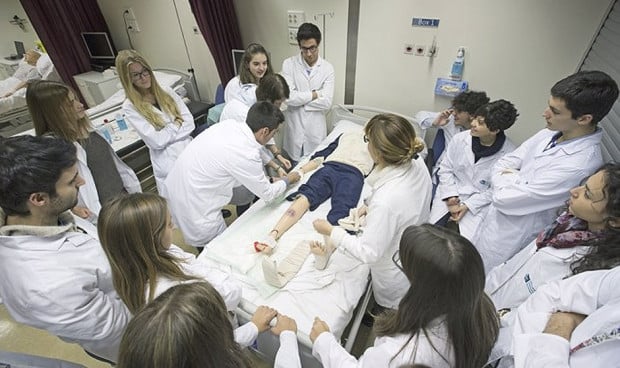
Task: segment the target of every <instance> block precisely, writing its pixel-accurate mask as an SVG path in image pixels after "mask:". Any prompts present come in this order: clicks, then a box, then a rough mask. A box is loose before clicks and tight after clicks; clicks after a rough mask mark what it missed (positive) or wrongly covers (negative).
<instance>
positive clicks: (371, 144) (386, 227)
mask: <svg viewBox="0 0 620 368" xmlns="http://www.w3.org/2000/svg"><path fill="white" fill-rule="evenodd" d="M364 133H365V138H364V140H366V141H368V152H369V153H370V157H371V158H372V159H373V161H374V163H375V167H374V169H373V170H372V172H371V173H370V174H369V175H368V176H367V177H366V183H368V184H369V185H370V187H371V188H372V192H371V194H370V195H369V196H368V197H367V198H366V199H365V201H364V202H365V204H366V206H367V207H364V208H363V209H361V212H365V213H367V214H366V226H365V227H364V231H363V232H362V234H361V235H359V236H358V235H351V234H349V233H347V232H346V231H345V230H344V229H343V228H342V227H339V226H333V225H332V224H330V223H329V221H327V220H323V219H318V220H315V221H314V222H313V225H314V228H315V230H316V231H318V232H319V233H321V234H323V235H327V236H329V237H330V240H329V241H328V242H327V244H325V246H326V247H327V248H330V247H332V246H335V247H336V248H337V250H338V251H342V252H345V253H348V254H349V255H351V256H353V257H355V258H357V259H359V260H360V261H362V262H364V263H367V264H369V265H370V273H371V275H372V289H373V293H374V296H375V300H376V302H377V304H378V305H380V306H381V307H384V308H389V309H396V308H397V307H398V303H399V302H400V300H401V298H402V297H403V295H404V294H405V292H406V291H407V287H408V286H409V281H407V277H406V276H405V275H404V274H403V273H402V272H401V271H400V269H399V268H398V267H397V266H396V265H395V264H394V262H392V259H391V257H392V255H393V254H394V252H395V251H396V250H397V249H398V242H399V240H400V237H401V234H402V232H403V231H404V230H405V228H406V227H407V226H410V225H418V224H422V223H425V222H427V221H428V215H429V209H430V201H431V179H430V177H429V174H428V169H427V168H426V165H425V164H424V162H423V160H422V159H421V158H419V157H418V155H417V154H418V153H419V152H421V151H422V149H423V148H424V143H423V142H422V140H421V139H420V138H418V137H416V135H415V130H414V129H413V126H412V125H411V123H409V122H408V121H407V120H406V119H405V118H403V117H400V116H397V115H393V114H379V115H376V116H374V117H373V118H372V119H370V120H369V121H368V123H367V124H366V127H365V128H364Z"/></svg>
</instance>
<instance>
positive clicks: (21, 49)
mask: <svg viewBox="0 0 620 368" xmlns="http://www.w3.org/2000/svg"><path fill="white" fill-rule="evenodd" d="M15 51H17V57H18V58H22V57H24V54H25V53H26V49H25V48H24V43H23V42H21V41H15Z"/></svg>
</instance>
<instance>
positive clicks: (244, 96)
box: [221, 76, 258, 120]
mask: <svg viewBox="0 0 620 368" xmlns="http://www.w3.org/2000/svg"><path fill="white" fill-rule="evenodd" d="M257 87H258V86H257V85H256V84H254V83H246V84H243V83H241V81H240V80H239V76H236V77H234V78H233V79H231V80H230V81H228V83H227V84H226V88H224V102H226V103H229V102H230V101H232V100H233V99H235V98H236V99H238V100H241V101H244V102H247V103H249V104H250V106H251V105H253V104H254V103H255V102H256V88H257ZM221 120H224V119H221Z"/></svg>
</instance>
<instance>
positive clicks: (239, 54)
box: [232, 49, 245, 75]
mask: <svg viewBox="0 0 620 368" xmlns="http://www.w3.org/2000/svg"><path fill="white" fill-rule="evenodd" d="M243 54H245V50H238V49H232V61H233V68H234V70H235V75H239V67H240V66H241V61H242V60H243Z"/></svg>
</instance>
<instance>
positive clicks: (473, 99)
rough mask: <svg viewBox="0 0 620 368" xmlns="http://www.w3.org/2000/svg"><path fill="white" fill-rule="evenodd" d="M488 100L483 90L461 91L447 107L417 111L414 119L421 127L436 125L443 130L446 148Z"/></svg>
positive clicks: (465, 128)
mask: <svg viewBox="0 0 620 368" xmlns="http://www.w3.org/2000/svg"><path fill="white" fill-rule="evenodd" d="M489 101H490V100H489V98H488V97H487V94H486V93H485V92H477V91H465V92H461V93H459V94H458V95H456V96H455V97H454V99H453V100H452V107H450V108H449V109H446V110H443V111H441V112H431V111H419V112H418V113H417V114H416V115H415V120H416V121H417V122H418V123H419V124H420V126H421V127H422V128H423V129H428V128H430V127H437V129H441V130H443V134H444V138H445V141H446V148H447V147H448V144H449V143H450V141H452V138H453V137H454V136H455V135H456V134H458V133H460V132H462V131H463V130H467V129H469V128H470V126H471V122H472V120H474V117H475V113H476V110H478V109H479V108H480V107H481V106H482V105H485V104H487V103H489Z"/></svg>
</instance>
